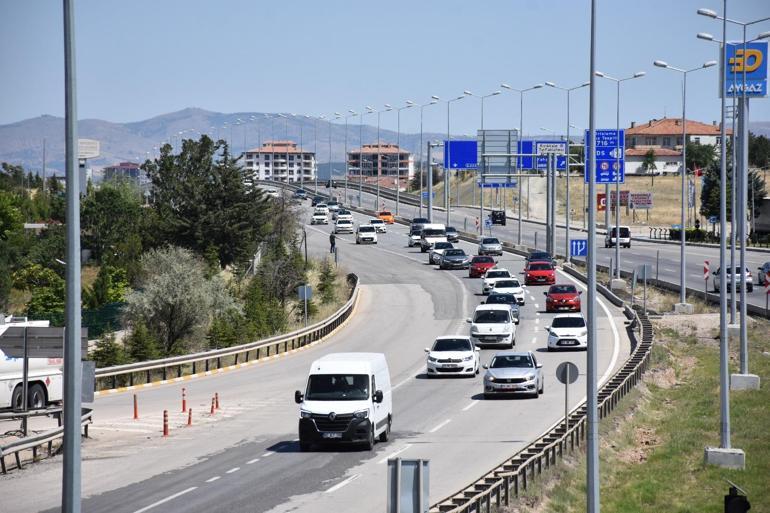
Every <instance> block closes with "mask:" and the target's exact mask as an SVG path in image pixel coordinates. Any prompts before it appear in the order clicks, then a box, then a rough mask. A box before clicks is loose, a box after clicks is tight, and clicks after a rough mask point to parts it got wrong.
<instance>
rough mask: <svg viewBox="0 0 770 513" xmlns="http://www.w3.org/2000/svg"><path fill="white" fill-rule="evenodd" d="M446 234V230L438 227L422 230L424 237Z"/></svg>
mask: <svg viewBox="0 0 770 513" xmlns="http://www.w3.org/2000/svg"><path fill="white" fill-rule="evenodd" d="M444 235H446V234H445V233H444V230H436V229H430V228H428V229H427V230H423V231H422V236H423V237H443V236H444Z"/></svg>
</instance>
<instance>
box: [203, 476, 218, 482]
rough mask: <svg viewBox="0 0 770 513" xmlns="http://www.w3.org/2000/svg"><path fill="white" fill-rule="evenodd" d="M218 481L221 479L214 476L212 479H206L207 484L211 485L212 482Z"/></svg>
mask: <svg viewBox="0 0 770 513" xmlns="http://www.w3.org/2000/svg"><path fill="white" fill-rule="evenodd" d="M218 479H221V478H220V476H214V477H212V478H210V479H206V482H207V483H213V482H214V481H216V480H218Z"/></svg>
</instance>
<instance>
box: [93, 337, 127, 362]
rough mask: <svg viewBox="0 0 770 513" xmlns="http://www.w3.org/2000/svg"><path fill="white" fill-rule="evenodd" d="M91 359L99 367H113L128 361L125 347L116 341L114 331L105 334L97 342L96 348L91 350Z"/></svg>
mask: <svg viewBox="0 0 770 513" xmlns="http://www.w3.org/2000/svg"><path fill="white" fill-rule="evenodd" d="M91 359H93V360H94V362H96V366H97V367H112V366H113V365H122V364H124V363H128V358H127V357H126V353H125V351H124V350H123V347H122V346H121V345H120V344H118V343H117V342H116V341H115V334H114V333H107V334H105V335H104V336H103V337H102V338H101V339H99V341H98V342H97V343H96V348H94V350H93V351H91Z"/></svg>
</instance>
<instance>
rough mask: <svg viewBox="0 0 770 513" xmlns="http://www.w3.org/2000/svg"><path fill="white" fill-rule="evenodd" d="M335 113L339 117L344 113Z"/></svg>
mask: <svg viewBox="0 0 770 513" xmlns="http://www.w3.org/2000/svg"><path fill="white" fill-rule="evenodd" d="M334 115H335V116H337V117H340V116H342V114H340V113H339V112H335V113H334ZM292 116H293V114H292Z"/></svg>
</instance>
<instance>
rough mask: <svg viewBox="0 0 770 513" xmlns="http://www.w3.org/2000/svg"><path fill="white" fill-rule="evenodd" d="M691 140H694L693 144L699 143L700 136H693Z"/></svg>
mask: <svg viewBox="0 0 770 513" xmlns="http://www.w3.org/2000/svg"><path fill="white" fill-rule="evenodd" d="M692 142H694V143H695V144H700V137H693V138H692Z"/></svg>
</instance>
